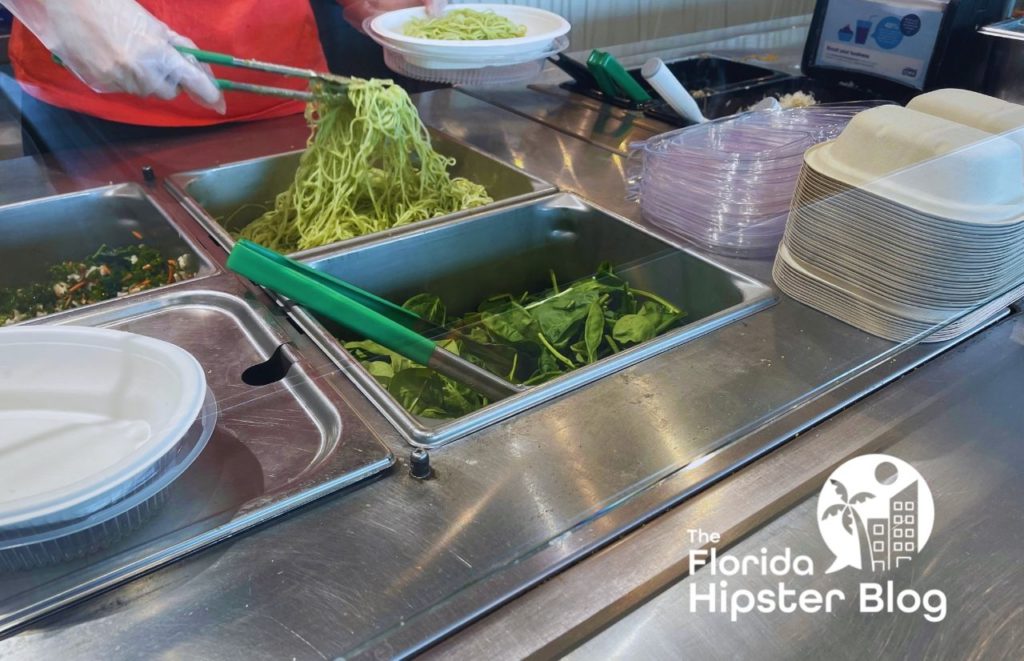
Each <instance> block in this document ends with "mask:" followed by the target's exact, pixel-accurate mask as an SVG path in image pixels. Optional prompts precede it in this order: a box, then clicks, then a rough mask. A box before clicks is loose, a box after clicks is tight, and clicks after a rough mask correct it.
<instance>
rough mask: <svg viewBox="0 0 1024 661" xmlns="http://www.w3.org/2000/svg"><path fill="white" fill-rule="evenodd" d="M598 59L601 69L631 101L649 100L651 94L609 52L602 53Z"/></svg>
mask: <svg viewBox="0 0 1024 661" xmlns="http://www.w3.org/2000/svg"><path fill="white" fill-rule="evenodd" d="M600 60H601V62H600V66H601V69H602V70H603V71H604V72H605V73H606V74H607V75H608V77H609V78H611V80H612V82H613V83H614V84H615V86H616V87H618V88H619V89H620V90H621V91H622V93H623V94H625V95H626V97H628V98H629V99H630V100H631V101H635V102H637V103H646V102H647V101H650V100H651V95H650V94H648V93H647V90H645V89H644V88H643V87H641V86H640V83H638V82H636V80H635V79H634V78H633V76H631V75H629V72H628V71H626V70H625V69H624V68H623V66H622V65H621V64H619V61H618V60H616V59H615V58H614V57H612V56H611V55H610V54H609V53H602V55H601V57H600Z"/></svg>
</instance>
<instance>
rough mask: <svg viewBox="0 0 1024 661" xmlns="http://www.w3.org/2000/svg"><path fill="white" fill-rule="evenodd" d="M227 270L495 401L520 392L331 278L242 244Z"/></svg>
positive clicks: (422, 327) (424, 328) (423, 327)
mask: <svg viewBox="0 0 1024 661" xmlns="http://www.w3.org/2000/svg"><path fill="white" fill-rule="evenodd" d="M227 266H228V268H229V269H231V270H232V271H234V272H235V273H238V274H239V275H243V276H245V277H247V278H249V279H250V280H252V281H253V282H255V283H256V284H258V285H261V286H263V287H266V288H267V289H270V290H272V291H274V292H277V293H278V294H281V295H282V296H286V297H287V298H289V299H291V300H292V301H295V302H296V303H298V304H300V305H302V306H304V307H306V308H308V309H310V310H312V311H313V312H316V313H318V314H320V315H322V316H324V317H326V318H328V319H330V320H332V321H334V322H337V323H338V324H341V325H342V326H344V327H345V328H347V329H349V330H351V331H353V332H355V333H358V334H360V335H362V336H364V337H366V338H368V339H370V340H373V341H374V342H376V343H377V344H380V345H381V346H384V347H386V348H388V349H390V350H392V351H394V352H395V353H398V354H401V355H402V356H405V357H406V358H408V359H409V360H412V361H414V362H416V363H419V364H420V365H426V366H427V367H430V368H432V369H434V370H436V371H437V372H439V373H441V374H443V375H445V376H447V377H449V378H452V379H454V380H456V381H458V382H460V383H463V384H465V385H467V386H469V387H471V388H473V389H474V390H476V391H477V392H479V393H481V394H482V395H484V396H486V397H487V398H488V399H491V400H495V401H496V400H499V399H504V398H505V397H509V396H511V395H515V394H516V393H519V392H522V388H520V387H519V386H516V385H513V384H512V383H509V382H508V381H506V380H505V379H502V378H500V377H498V376H496V375H494V374H491V373H490V372H488V371H487V370H485V369H483V368H481V367H478V366H476V365H474V364H473V363H471V362H469V361H467V360H464V359H462V358H461V357H459V356H457V355H455V354H454V353H452V352H450V351H446V350H445V349H443V348H441V347H440V346H438V345H437V344H436V343H435V342H434V341H433V340H431V339H430V338H428V337H425V336H424V335H422V334H421V333H422V332H427V333H430V334H436V335H437V336H438V337H440V336H442V335H445V334H447V332H446V331H445V329H441V328H440V327H436V326H433V325H432V324H430V323H428V322H427V321H425V320H424V319H422V318H420V317H419V315H417V314H415V313H414V312H412V311H411V310H407V309H405V308H403V307H401V306H399V305H395V304H394V303H392V302H391V301H387V300H385V299H383V298H380V297H378V296H375V295H373V294H371V293H370V292H367V291H364V290H362V289H360V288H358V287H356V286H354V285H352V284H349V283H347V282H345V281H344V280H340V279H338V278H335V277H334V276H332V275H329V274H327V273H324V272H322V271H318V270H316V269H314V268H311V267H309V266H306V265H305V264H302V263H301V262H297V261H295V260H293V259H289V258H288V257H285V256H284V255H281V254H279V253H276V252H274V251H273V250H270V249H268V248H265V247H263V246H261V245H259V244H256V243H253V242H251V241H247V240H245V239H242V240H240V241H238V243H236V244H235V247H234V248H233V249H232V251H231V254H230V255H229V256H228V261H227Z"/></svg>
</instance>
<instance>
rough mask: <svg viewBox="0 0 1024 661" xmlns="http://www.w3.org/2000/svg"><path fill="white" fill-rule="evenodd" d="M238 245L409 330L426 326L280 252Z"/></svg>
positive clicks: (408, 313) (410, 313)
mask: <svg viewBox="0 0 1024 661" xmlns="http://www.w3.org/2000/svg"><path fill="white" fill-rule="evenodd" d="M237 245H240V246H242V247H243V248H244V249H246V250H251V251H253V252H256V253H258V254H260V255H262V256H264V257H266V258H267V259H270V260H273V261H274V262H276V263H278V264H280V265H282V266H284V267H286V268H293V269H295V270H296V271H299V272H300V273H303V274H305V275H306V276H307V277H309V278H312V279H314V280H316V281H318V282H321V283H323V284H324V285H325V286H327V287H331V288H333V289H336V290H340V291H341V293H342V294H344V295H345V296H348V297H349V298H351V299H352V300H354V301H356V302H357V303H361V304H363V305H364V306H366V307H368V308H370V309H371V310H373V311H374V312H376V313H377V314H380V315H383V316H385V317H387V318H388V319H390V320H391V321H394V322H395V323H398V324H401V325H402V326H405V327H406V328H408V329H409V330H412V331H417V330H419V329H421V328H422V326H423V325H424V323H423V320H422V319H421V318H420V316H419V315H417V314H416V313H415V312H413V311H411V310H407V309H406V308H403V307H402V306H401V305H397V304H395V303H392V302H391V301H389V300H387V299H386V298H381V297H380V296H377V295H375V294H371V293H370V292H368V291H366V290H365V289H360V288H359V287H356V286H355V285H353V284H350V283H348V282H345V281H344V280H341V279H339V278H335V277H334V276H332V275H330V274H329V273H324V272H323V271H318V270H316V269H315V268H313V267H311V266H307V265H305V264H303V263H302V262H299V261H296V260H294V259H290V258H288V257H285V256H284V255H282V254H280V253H278V252H274V251H273V250H271V249H270V248H267V247H265V246H261V245H260V244H258V243H254V242H252V241H249V240H248V239H239V240H238V244H237Z"/></svg>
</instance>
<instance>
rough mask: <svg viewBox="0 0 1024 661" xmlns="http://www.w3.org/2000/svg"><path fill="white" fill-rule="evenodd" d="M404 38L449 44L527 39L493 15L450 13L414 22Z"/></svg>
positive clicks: (520, 30) (518, 27)
mask: <svg viewBox="0 0 1024 661" xmlns="http://www.w3.org/2000/svg"><path fill="white" fill-rule="evenodd" d="M403 31H404V32H405V36H407V37H418V38H420V39H444V40H448V41H484V40H490V39H513V38H516V37H525V36H526V26H525V25H516V24H515V23H513V22H512V21H511V19H508V18H505V17H504V16H499V15H498V14H495V13H494V12H493V11H476V10H474V9H452V10H451V11H449V12H447V13H446V14H445V15H444V16H441V17H440V18H414V19H412V20H411V21H409V22H408V23H406V24H405V28H404V30H403Z"/></svg>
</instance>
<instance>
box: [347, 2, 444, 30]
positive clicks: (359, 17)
mask: <svg viewBox="0 0 1024 661" xmlns="http://www.w3.org/2000/svg"><path fill="white" fill-rule="evenodd" d="M339 2H341V6H342V7H344V8H345V20H347V21H348V22H349V23H351V24H352V26H353V27H354V28H356V29H357V30H359V31H360V32H361V31H362V30H363V22H364V21H365V20H366V19H368V18H373V17H374V16H377V15H378V14H383V13H384V12H388V11H394V10H396V9H407V8H409V7H419V6H424V7H426V8H427V13H429V14H431V15H433V13H434V12H439V11H441V10H443V9H444V7H445V6H446V5H447V4H448V2H447V0H339Z"/></svg>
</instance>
